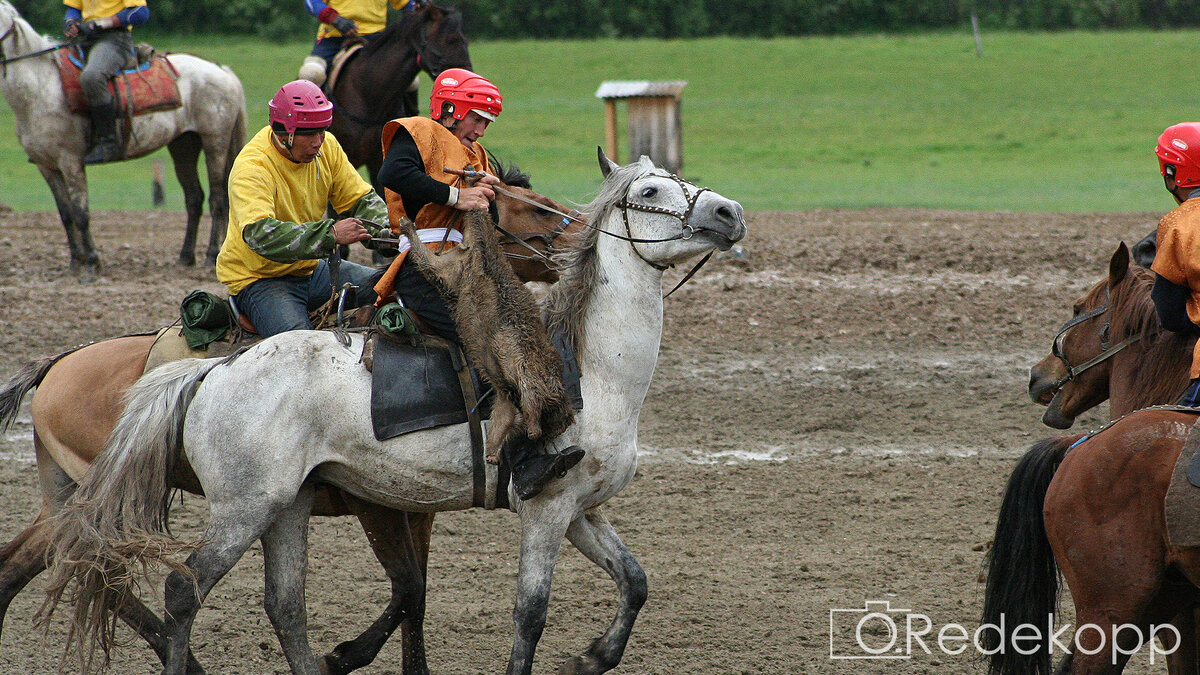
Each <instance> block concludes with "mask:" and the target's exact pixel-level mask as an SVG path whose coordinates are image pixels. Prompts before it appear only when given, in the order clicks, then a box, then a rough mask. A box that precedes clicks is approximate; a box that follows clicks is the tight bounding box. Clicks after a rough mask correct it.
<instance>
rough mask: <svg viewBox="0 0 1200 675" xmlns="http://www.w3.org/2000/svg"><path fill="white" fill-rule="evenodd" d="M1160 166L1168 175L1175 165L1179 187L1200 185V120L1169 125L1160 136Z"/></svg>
mask: <svg viewBox="0 0 1200 675" xmlns="http://www.w3.org/2000/svg"><path fill="white" fill-rule="evenodd" d="M1154 154H1156V155H1158V168H1159V170H1160V171H1162V175H1164V176H1166V175H1167V172H1168V169H1167V167H1168V166H1171V167H1173V168H1172V169H1170V171H1173V172H1174V174H1173V175H1174V177H1175V184H1176V185H1178V186H1179V187H1196V186H1197V185H1200V161H1198V160H1200V122H1184V123H1183V124H1176V125H1175V126H1170V127H1167V130H1166V131H1164V132H1163V133H1162V136H1159V137H1158V147H1156V148H1154Z"/></svg>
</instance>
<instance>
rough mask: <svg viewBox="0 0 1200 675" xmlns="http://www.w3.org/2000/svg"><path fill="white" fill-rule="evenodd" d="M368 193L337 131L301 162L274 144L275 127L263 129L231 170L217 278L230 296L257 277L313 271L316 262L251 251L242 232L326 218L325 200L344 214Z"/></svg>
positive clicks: (365, 183)
mask: <svg viewBox="0 0 1200 675" xmlns="http://www.w3.org/2000/svg"><path fill="white" fill-rule="evenodd" d="M370 191H371V186H370V185H369V184H368V183H367V181H365V180H363V178H362V176H360V175H359V174H358V172H357V171H355V170H354V167H353V166H351V165H350V161H349V160H348V159H346V153H345V151H344V150H342V146H341V145H339V144H338V142H337V139H336V138H334V137H333V134H330V133H326V134H325V143H324V144H323V145H322V146H321V154H320V155H319V156H318V157H317V158H316V159H314V160H313V161H311V162H308V163H305V164H297V163H295V162H293V161H291V160H290V159H288V158H286V157H284V156H283V154H281V153H280V152H279V150H277V149H276V148H275V146H273V145H272V144H271V128H270V127H269V126H268V127H264V128H263V129H262V130H261V131H259V132H258V133H257V134H255V135H254V138H251V139H250V142H249V143H247V144H246V147H244V148H242V151H241V152H240V153H238V156H237V159H236V160H234V162H233V169H232V170H231V171H230V173H229V229H228V231H227V232H226V234H225V243H224V244H222V246H221V253H220V254H219V255H218V256H217V279H218V280H219V281H220V282H221V283H223V284H225V286H226V287H227V288H228V289H229V294H230V295H237V294H238V293H239V292H240V291H241V290H242V289H243V288H245V287H246V286H249V285H250V283H251V282H254V281H257V280H258V279H267V278H273V277H282V276H286V275H298V276H307V275H309V274H312V272H313V270H314V269H316V267H317V261H316V260H301V261H299V262H294V263H278V262H274V261H272V260H268V259H266V258H264V257H262V256H260V255H259V254H257V253H255V252H254V251H251V250H250V247H249V246H247V245H246V242H245V241H244V240H243V239H242V230H243V229H244V228H245V227H246V226H247V225H249V224H250V223H253V222H256V221H259V220H262V219H263V218H275V219H276V220H283V221H287V222H292V223H311V222H314V221H317V220H322V219H324V218H325V206H326V203H330V204H333V208H334V210H336V211H337V212H338V213H341V212H344V211H347V210H349V209H350V208H352V207H353V206H354V205H355V203H357V202H358V200H359V199H362V197H363V196H364V195H366V194H367V193H368V192H370Z"/></svg>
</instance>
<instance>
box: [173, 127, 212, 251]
mask: <svg viewBox="0 0 1200 675" xmlns="http://www.w3.org/2000/svg"><path fill="white" fill-rule="evenodd" d="M167 150H168V151H169V152H170V153H171V163H172V164H174V165H175V178H176V179H177V180H178V181H179V187H181V188H183V204H184V207H185V208H186V209H187V230H185V231H184V235H183V248H181V249H180V250H179V264H180V265H184V266H187V267H191V266H192V265H195V264H196V231H197V230H198V229H199V227H200V215H201V213H202V212H203V210H204V188H203V186H201V185H200V174H199V173H198V172H197V170H196V162H197V161H198V160H199V159H200V135H199V134H197V133H196V132H194V131H189V132H187V133H184V134H180V135H179V136H178V137H176V138H175V140H173V141H171V142H170V143H167Z"/></svg>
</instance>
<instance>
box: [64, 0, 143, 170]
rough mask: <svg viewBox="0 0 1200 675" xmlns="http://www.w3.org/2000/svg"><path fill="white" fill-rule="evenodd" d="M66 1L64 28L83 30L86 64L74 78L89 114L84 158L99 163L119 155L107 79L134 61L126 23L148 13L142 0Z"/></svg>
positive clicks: (69, 33) (72, 32) (133, 22)
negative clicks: (89, 135) (88, 141)
mask: <svg viewBox="0 0 1200 675" xmlns="http://www.w3.org/2000/svg"><path fill="white" fill-rule="evenodd" d="M63 4H64V5H66V6H67V12H66V17H65V18H64V19H63V34H64V35H66V36H67V37H69V38H74V37H76V36H79V35H82V36H83V40H82V46H83V48H84V51H85V52H86V53H87V64H86V65H85V66H84V67H83V73H82V74H80V76H79V84H80V85H81V86H82V88H83V94H84V96H85V97H87V102H88V112H89V114H90V116H91V118H92V142H91V147H90V148H89V149H88V153H87V154H86V155H85V156H84V158H83V163H84V164H100V163H103V162H111V161H113V160H115V159H120V158H121V154H122V151H121V143H120V141H118V140H117V113H118V111H117V105H116V101H115V100H114V99H113V95H112V93H111V92H110V91H109V90H108V80H109V79H110V78H112V77H113V76H114V75H116V74H117V73H119V72H121V71H122V70H123V69H125V68H129V67H132V66H133V65H134V56H133V38H132V36H131V35H130V28H131V27H133V26H139V25H141V24H143V23H145V22H146V19H149V18H150V9H149V8H148V7H146V0H63Z"/></svg>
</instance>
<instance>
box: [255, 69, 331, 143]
mask: <svg viewBox="0 0 1200 675" xmlns="http://www.w3.org/2000/svg"><path fill="white" fill-rule="evenodd" d="M267 108H269V109H270V111H271V113H270V115H269V118H270V120H271V123H272V124H275V123H276V122H278V123H279V124H281V125H283V128H284V130H285V131H287V132H288V133H289V134H294V133H296V130H297V129H324V128H325V127H327V126H329V125H330V123H331V122H333V104H332V103H330V102H329V99H327V98H325V93H324V92H322V91H321V88H320V87H318V86H317V85H315V84H313V83H312V82H309V81H308V80H295V81H294V82H288V83H287V84H285V85H283V86H282V87H280V88H279V91H277V92H275V97H274V98H272V99H271V102H270V103H268V104H267Z"/></svg>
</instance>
